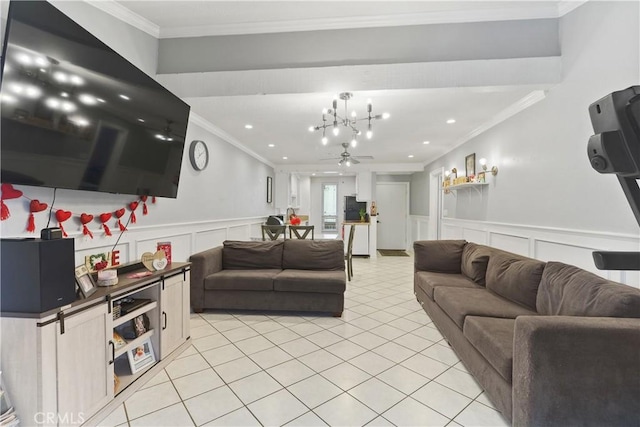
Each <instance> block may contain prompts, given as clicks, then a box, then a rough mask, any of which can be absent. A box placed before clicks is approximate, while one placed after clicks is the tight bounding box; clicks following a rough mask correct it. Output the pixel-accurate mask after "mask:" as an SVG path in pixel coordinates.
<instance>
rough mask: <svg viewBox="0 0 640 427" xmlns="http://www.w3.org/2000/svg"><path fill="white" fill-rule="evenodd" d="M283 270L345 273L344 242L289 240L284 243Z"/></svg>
mask: <svg viewBox="0 0 640 427" xmlns="http://www.w3.org/2000/svg"><path fill="white" fill-rule="evenodd" d="M282 268H283V269H295V270H341V271H344V242H343V241H342V240H335V239H334V240H302V239H289V240H286V241H285V242H284V254H283V258H282Z"/></svg>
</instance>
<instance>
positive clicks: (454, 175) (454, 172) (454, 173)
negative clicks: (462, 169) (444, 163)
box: [449, 168, 458, 181]
mask: <svg viewBox="0 0 640 427" xmlns="http://www.w3.org/2000/svg"><path fill="white" fill-rule="evenodd" d="M449 178H450V179H451V180H452V181H453V180H455V179H456V178H458V169H456V168H451V173H450V174H449Z"/></svg>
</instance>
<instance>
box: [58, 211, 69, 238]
mask: <svg viewBox="0 0 640 427" xmlns="http://www.w3.org/2000/svg"><path fill="white" fill-rule="evenodd" d="M69 218H71V212H70V211H63V210H62V209H58V210H57V211H56V219H57V220H58V227H60V230H62V235H63V236H64V237H68V235H67V232H66V231H64V227H63V226H62V223H63V222H65V221H66V220H68V219H69Z"/></svg>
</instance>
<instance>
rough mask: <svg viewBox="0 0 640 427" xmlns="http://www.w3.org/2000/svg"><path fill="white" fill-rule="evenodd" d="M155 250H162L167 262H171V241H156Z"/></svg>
mask: <svg viewBox="0 0 640 427" xmlns="http://www.w3.org/2000/svg"><path fill="white" fill-rule="evenodd" d="M156 250H158V251H163V252H164V255H165V257H166V258H167V262H168V263H169V264H171V242H158V245H157V246H156Z"/></svg>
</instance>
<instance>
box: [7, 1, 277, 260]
mask: <svg viewBox="0 0 640 427" xmlns="http://www.w3.org/2000/svg"><path fill="white" fill-rule="evenodd" d="M56 6H57V7H59V8H60V9H62V10H63V11H64V12H65V13H67V14H68V15H69V16H70V17H71V18H72V19H75V20H77V21H78V22H79V23H80V24H82V25H84V26H87V27H88V29H89V30H91V31H93V30H95V32H96V35H97V36H98V37H99V38H101V39H103V40H104V41H105V42H106V43H107V44H109V45H110V46H111V47H112V48H113V49H115V50H116V51H118V52H121V53H122V54H123V55H124V56H125V57H127V59H129V60H130V61H132V62H133V63H134V64H135V65H137V66H138V67H140V68H142V69H143V70H144V71H146V72H148V73H150V74H154V73H155V67H156V65H155V62H156V59H157V41H156V40H155V39H153V38H152V37H151V39H152V40H150V36H149V35H148V34H146V33H144V32H142V31H139V30H137V29H135V28H133V27H130V26H128V25H127V24H124V23H122V22H121V21H119V20H117V19H116V18H113V17H112V16H110V15H108V14H106V13H104V12H102V11H100V10H98V9H95V8H93V7H91V6H90V5H87V4H86V3H83V2H59V3H56ZM196 122H197V124H196ZM210 126H211V125H210V124H208V123H206V122H203V121H202V119H198V118H197V117H194V116H193V115H192V117H190V121H189V126H188V129H187V137H186V141H187V144H186V145H185V149H184V154H183V159H182V171H181V175H180V184H179V188H178V196H177V198H176V199H166V198H158V200H157V203H156V204H155V205H153V204H151V203H150V201H149V203H148V210H149V214H148V215H146V216H144V215H143V214H142V207H139V208H138V209H137V212H136V216H137V218H138V222H137V224H130V225H129V230H128V231H127V232H126V233H124V234H123V236H122V238H121V239H120V242H119V244H118V249H119V250H120V251H121V261H122V262H127V261H132V260H136V259H138V258H139V256H140V255H141V253H142V252H145V251H150V250H152V251H155V248H156V242H158V241H166V240H168V241H171V242H172V244H173V255H174V256H173V259H174V260H176V261H186V260H187V259H188V257H189V255H190V254H192V253H194V252H196V251H199V250H203V249H206V248H208V247H211V246H215V245H217V244H220V242H222V241H223V240H225V239H248V238H249V237H252V236H259V235H260V228H259V225H260V224H261V223H262V222H263V221H264V217H266V216H267V215H269V214H272V213H273V204H267V203H266V179H267V176H274V171H273V168H272V167H270V166H269V165H266V164H264V163H262V162H260V161H258V160H256V159H254V158H253V157H251V156H250V155H248V154H246V153H245V152H243V151H241V150H239V149H238V148H236V147H235V146H233V145H231V144H229V143H227V142H225V141H224V140H222V139H221V138H220V137H218V136H216V135H215V134H214V133H213V132H212V131H211V130H210ZM208 128H209V129H208ZM194 139H200V140H203V141H205V143H206V144H207V146H208V148H209V153H210V158H211V159H210V161H209V165H208V167H207V169H206V170H204V171H202V172H196V171H195V170H193V169H192V168H191V166H190V163H189V158H188V145H189V143H190V142H191V141H192V140H194ZM16 188H18V189H19V190H22V191H23V192H24V195H25V196H26V197H27V198H29V199H38V200H40V201H41V202H45V203H47V204H49V205H51V202H52V199H53V189H50V188H42V187H28V186H16ZM134 200H136V196H131V195H115V194H106V193H96V192H87V191H73V190H58V191H57V194H56V200H55V206H54V208H56V209H64V210H70V211H72V212H73V213H74V214H76V215H79V214H81V213H90V214H93V215H94V216H97V215H99V214H100V213H103V212H113V211H114V210H116V209H119V208H121V207H123V206H126V205H127V204H128V203H129V202H130V201H134ZM5 203H6V204H7V206H8V207H9V209H10V211H11V217H10V218H9V219H7V220H5V221H2V222H0V236H2V237H3V238H6V237H39V230H40V229H41V228H44V227H45V226H46V225H47V217H48V211H46V212H41V213H37V214H36V215H35V217H36V230H37V231H36V233H34V234H31V233H28V232H26V225H27V218H28V212H29V207H28V203H29V201H28V200H27V199H25V198H21V199H15V200H7V201H6V202H5ZM124 219H125V220H126V217H125V218H124ZM64 225H65V229H66V230H67V232H68V233H69V235H70V237H74V238H75V245H76V261H77V264H80V263H82V262H83V258H84V255H85V254H89V253H95V252H100V251H107V250H111V247H112V246H113V245H114V244H115V242H116V239H117V238H118V235H119V233H118V232H116V230H117V227H115V220H112V221H110V222H109V226H110V228H111V229H112V231H113V232H114V235H113V237H105V236H104V232H103V231H102V230H101V229H100V228H99V227H100V223H99V222H98V221H93V222H92V223H91V224H90V226H89V228H90V229H91V230H92V231H93V234H94V239H88V238H86V237H84V236H83V235H82V233H81V226H80V222H79V220H78V218H77V217H73V218H72V219H70V220H68V221H67V222H65V224H64ZM50 226H57V222H56V220H55V215H54V216H53V218H52V220H51V224H50Z"/></svg>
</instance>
